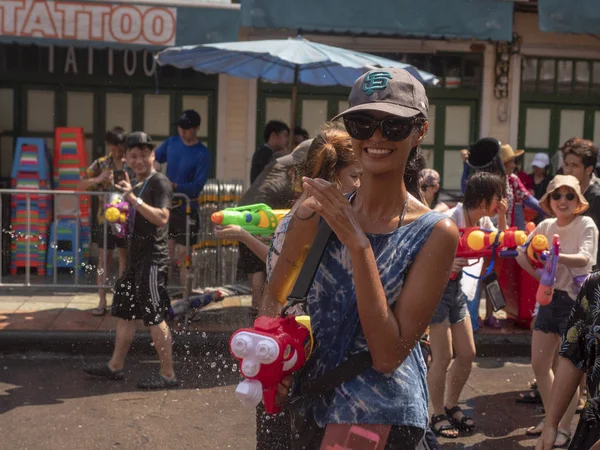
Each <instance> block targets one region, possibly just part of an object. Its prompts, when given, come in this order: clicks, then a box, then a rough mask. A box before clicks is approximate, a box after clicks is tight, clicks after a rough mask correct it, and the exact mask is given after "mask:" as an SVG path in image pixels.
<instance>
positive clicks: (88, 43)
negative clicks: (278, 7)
mask: <svg viewBox="0 0 600 450" xmlns="http://www.w3.org/2000/svg"><path fill="white" fill-rule="evenodd" d="M239 23H240V5H235V4H231V3H230V2H228V1H222V0H221V1H220V0H198V1H194V0H161V1H160V2H159V1H156V0H140V3H137V2H136V1H135V0H114V1H110V0H107V1H103V0H74V1H72V0H64V1H63V0H2V1H1V2H0V42H16V43H32V44H36V45H64V46H68V45H75V46H81V47H112V48H131V47H138V48H145V49H159V48H164V47H168V46H172V45H194V44H206V43H211V42H223V41H235V40H237V39H238V30H239Z"/></svg>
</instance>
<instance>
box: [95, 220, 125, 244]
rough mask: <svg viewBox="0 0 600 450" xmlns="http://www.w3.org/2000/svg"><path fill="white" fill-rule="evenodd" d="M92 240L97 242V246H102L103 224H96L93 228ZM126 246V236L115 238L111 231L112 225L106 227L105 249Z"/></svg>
mask: <svg viewBox="0 0 600 450" xmlns="http://www.w3.org/2000/svg"><path fill="white" fill-rule="evenodd" d="M107 225H108V224H107ZM94 241H95V242H96V243H97V244H98V248H99V249H102V248H104V224H100V225H97V226H96V228H94ZM115 247H116V248H127V238H117V237H115V235H114V234H113V232H112V227H111V226H110V225H108V226H107V227H106V249H107V250H113V249H114V248H115Z"/></svg>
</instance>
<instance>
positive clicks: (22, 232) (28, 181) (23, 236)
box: [10, 137, 52, 275]
mask: <svg viewBox="0 0 600 450" xmlns="http://www.w3.org/2000/svg"><path fill="white" fill-rule="evenodd" d="M11 188H13V189H21V190H28V191H29V190H30V191H34V192H36V191H39V190H49V189H51V188H52V186H51V181H50V168H49V167H48V158H47V149H46V143H45V141H44V140H43V139H41V138H22V137H20V138H17V143H16V147H15V156H14V160H13V166H12V171H11ZM10 197H11V201H10V206H11V244H10V251H11V261H10V274H11V275H16V274H17V271H18V269H19V268H25V267H27V245H28V242H29V252H30V253H29V267H30V268H31V269H35V270H36V272H37V274H38V275H45V274H46V267H45V265H46V252H47V249H48V227H49V225H50V222H51V221H52V196H51V195H49V194H42V195H41V194H31V195H29V207H30V225H29V233H27V216H28V214H27V195H26V194H12V195H11V196H10Z"/></svg>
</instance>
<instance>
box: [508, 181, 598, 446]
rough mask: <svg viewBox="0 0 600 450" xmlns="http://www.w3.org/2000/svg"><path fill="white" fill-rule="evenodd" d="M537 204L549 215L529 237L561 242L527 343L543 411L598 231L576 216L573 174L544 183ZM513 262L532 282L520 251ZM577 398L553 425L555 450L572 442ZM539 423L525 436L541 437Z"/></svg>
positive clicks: (578, 204)
mask: <svg viewBox="0 0 600 450" xmlns="http://www.w3.org/2000/svg"><path fill="white" fill-rule="evenodd" d="M540 206H541V207H542V208H543V209H544V211H545V212H546V213H547V214H551V215H553V216H554V218H552V219H546V220H544V221H543V222H541V223H540V224H539V225H538V226H537V228H536V229H535V231H534V233H537V234H543V235H544V236H546V238H548V243H549V245H551V244H552V240H553V237H554V235H555V234H557V235H558V236H559V238H560V256H559V259H558V268H557V270H556V281H555V284H554V295H553V296H552V301H551V302H550V304H548V305H545V306H541V305H540V307H539V311H538V314H537V316H536V319H535V325H534V327H533V336H532V340H531V365H532V368H533V371H534V373H535V376H536V379H537V385H538V390H539V392H540V395H541V397H542V403H543V405H544V407H545V408H548V406H549V405H550V392H551V390H552V384H553V382H554V373H553V372H552V363H553V361H554V357H555V356H556V354H557V352H558V349H559V345H560V342H561V337H562V336H563V334H564V333H565V331H566V327H567V324H568V319H569V314H570V312H571V309H572V307H573V305H574V303H575V299H576V298H577V294H578V293H579V288H580V286H579V285H578V284H577V283H576V282H575V278H577V277H579V276H582V275H586V274H588V273H590V272H591V270H592V266H593V265H594V263H595V261H596V252H597V250H598V229H597V228H596V225H595V224H594V221H593V220H592V219H591V218H589V217H586V216H582V215H581V214H582V213H583V212H584V211H585V210H586V209H587V208H588V206H589V204H588V202H587V201H586V200H585V198H584V197H583V195H582V194H581V189H580V187H579V181H577V178H575V177H573V176H572V175H556V176H555V177H554V178H553V180H552V181H551V182H550V184H549V185H548V189H547V190H546V194H545V195H544V196H543V197H542V198H541V200H540ZM517 260H518V262H519V264H520V265H521V267H523V269H525V270H526V271H527V272H529V273H530V274H531V275H532V276H533V277H535V278H536V279H538V280H539V279H540V274H539V273H538V272H536V270H535V269H534V267H533V266H532V265H531V264H530V263H529V260H528V259H527V256H526V255H525V254H524V253H522V252H521V253H520V254H519V257H518V259H517ZM577 399H578V395H575V397H573V401H571V405H570V406H569V408H568V409H567V412H566V413H565V414H564V416H563V418H562V420H561V422H560V424H559V425H558V430H557V431H558V433H557V436H556V442H555V445H556V447H555V448H567V447H568V445H569V442H570V440H571V431H570V426H571V421H572V420H573V416H574V414H575V408H576V406H577V401H576V400H577ZM543 426H544V425H543V422H542V423H540V424H538V425H537V426H535V427H531V428H530V429H528V430H527V434H528V435H533V436H536V435H540V434H541V433H542V430H543Z"/></svg>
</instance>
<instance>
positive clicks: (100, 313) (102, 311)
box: [92, 306, 106, 316]
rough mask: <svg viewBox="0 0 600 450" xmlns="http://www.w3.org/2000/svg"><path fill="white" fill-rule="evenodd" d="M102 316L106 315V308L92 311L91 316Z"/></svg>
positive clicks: (99, 307)
mask: <svg viewBox="0 0 600 450" xmlns="http://www.w3.org/2000/svg"><path fill="white" fill-rule="evenodd" d="M104 314H106V308H103V307H102V306H98V307H97V308H94V309H92V316H103V315H104Z"/></svg>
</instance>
